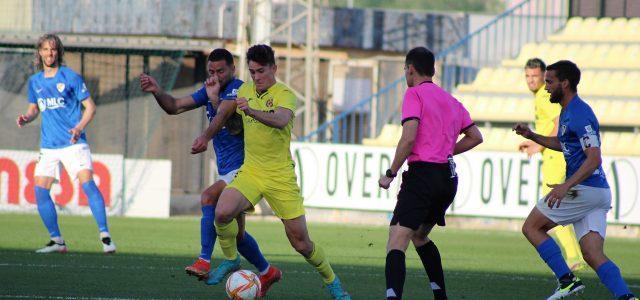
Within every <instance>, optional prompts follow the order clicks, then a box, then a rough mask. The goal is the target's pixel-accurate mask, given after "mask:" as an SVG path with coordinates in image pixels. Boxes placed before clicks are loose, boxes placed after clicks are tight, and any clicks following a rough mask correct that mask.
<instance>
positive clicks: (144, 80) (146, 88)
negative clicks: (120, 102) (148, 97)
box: [140, 73, 161, 94]
mask: <svg viewBox="0 0 640 300" xmlns="http://www.w3.org/2000/svg"><path fill="white" fill-rule="evenodd" d="M140 89H142V91H143V92H147V93H152V94H157V93H159V92H160V90H161V89H160V85H159V84H158V82H157V81H156V79H155V78H153V77H151V76H149V75H147V74H144V73H142V74H140Z"/></svg>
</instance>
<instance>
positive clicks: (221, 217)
mask: <svg viewBox="0 0 640 300" xmlns="http://www.w3.org/2000/svg"><path fill="white" fill-rule="evenodd" d="M234 217H235V216H234V215H233V212H232V211H229V210H225V209H220V208H218V209H216V219H215V221H216V223H218V224H227V223H229V222H231V221H232V220H233V218H234Z"/></svg>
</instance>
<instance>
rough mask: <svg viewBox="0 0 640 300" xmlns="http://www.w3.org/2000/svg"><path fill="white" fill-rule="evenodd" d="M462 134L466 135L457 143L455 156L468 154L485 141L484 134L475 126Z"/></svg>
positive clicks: (454, 149)
mask: <svg viewBox="0 0 640 300" xmlns="http://www.w3.org/2000/svg"><path fill="white" fill-rule="evenodd" d="M462 134H464V137H462V138H461V139H460V140H459V141H458V142H457V143H456V146H455V147H454V148H453V155H458V154H460V153H464V152H467V151H469V150H471V149H473V148H474V147H475V146H478V145H480V144H481V143H482V141H483V139H482V133H481V132H480V129H479V128H478V126H476V125H475V124H473V125H471V126H469V127H468V128H467V129H465V130H464V131H462Z"/></svg>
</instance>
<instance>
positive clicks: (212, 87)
mask: <svg viewBox="0 0 640 300" xmlns="http://www.w3.org/2000/svg"><path fill="white" fill-rule="evenodd" d="M204 87H205V90H206V91H207V96H208V97H209V99H218V95H219V94H220V82H219V81H218V76H211V77H209V78H207V80H205V82H204Z"/></svg>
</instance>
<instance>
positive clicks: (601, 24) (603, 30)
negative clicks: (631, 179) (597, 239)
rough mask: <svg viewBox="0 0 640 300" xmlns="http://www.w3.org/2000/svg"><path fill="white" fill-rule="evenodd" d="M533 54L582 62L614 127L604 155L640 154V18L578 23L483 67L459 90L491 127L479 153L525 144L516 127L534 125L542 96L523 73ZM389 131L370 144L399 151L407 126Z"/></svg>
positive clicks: (587, 91)
mask: <svg viewBox="0 0 640 300" xmlns="http://www.w3.org/2000/svg"><path fill="white" fill-rule="evenodd" d="M532 57H539V58H541V59H543V60H544V61H545V62H547V63H553V62H555V61H558V60H561V59H568V60H571V61H574V62H575V63H576V64H578V66H579V67H580V68H581V69H582V77H581V80H580V84H579V85H578V90H579V93H580V95H581V96H582V97H583V99H584V100H585V101H587V103H589V104H590V105H591V107H592V108H593V110H594V112H595V114H596V116H597V117H598V120H599V122H600V125H601V126H604V127H607V126H608V127H611V128H605V129H603V130H602V131H601V132H602V139H603V153H604V154H607V155H640V133H637V132H638V130H640V129H639V128H640V88H639V86H640V84H639V83H640V18H632V19H625V18H616V19H611V18H600V19H597V18H584V19H583V18H571V19H569V20H568V22H567V24H566V26H565V28H564V29H563V30H561V31H560V32H558V33H556V34H554V35H552V36H550V37H549V38H548V40H547V41H543V42H541V43H528V44H525V45H524V46H523V47H522V48H521V50H520V53H519V55H518V56H517V57H515V58H514V59H507V60H504V61H502V63H501V65H500V66H496V67H492V68H482V69H480V70H479V72H478V74H477V75H476V78H475V80H474V81H473V82H471V83H467V84H460V85H458V86H457V88H456V91H455V92H456V94H455V97H456V99H458V100H459V101H460V102H462V103H463V104H464V105H465V107H466V108H467V110H469V112H470V113H471V117H472V118H473V120H474V121H476V124H479V125H484V124H486V125H487V126H485V127H482V128H481V130H482V132H483V135H484V137H485V139H484V143H483V144H481V145H480V146H479V148H478V149H480V150H487V151H508V152H513V151H516V150H517V146H518V144H519V143H520V142H522V140H523V139H522V138H521V137H518V136H517V135H515V134H514V133H513V132H511V130H510V128H509V127H508V125H509V124H508V123H515V122H528V123H532V122H533V121H534V99H533V95H532V94H531V92H530V91H529V89H528V88H527V85H526V82H525V76H524V71H523V69H524V65H525V63H526V61H527V60H528V59H530V58H532ZM505 123H507V124H505ZM387 126H394V127H393V128H387ZM387 126H385V128H383V130H382V132H381V134H380V136H378V137H377V138H375V139H365V141H364V143H365V145H380V146H395V145H396V143H397V141H398V140H399V138H400V133H401V130H402V128H401V127H400V126H399V125H387ZM497 126H501V127H497ZM621 127H622V128H625V127H626V129H623V131H624V132H622V131H620V129H619V128H621ZM394 128H395V129H394ZM616 130H617V131H616ZM630 130H633V132H631V131H630ZM394 132H395V134H396V135H395V136H393V133H394Z"/></svg>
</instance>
